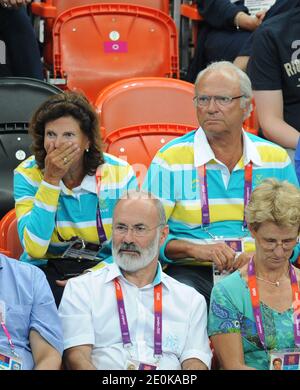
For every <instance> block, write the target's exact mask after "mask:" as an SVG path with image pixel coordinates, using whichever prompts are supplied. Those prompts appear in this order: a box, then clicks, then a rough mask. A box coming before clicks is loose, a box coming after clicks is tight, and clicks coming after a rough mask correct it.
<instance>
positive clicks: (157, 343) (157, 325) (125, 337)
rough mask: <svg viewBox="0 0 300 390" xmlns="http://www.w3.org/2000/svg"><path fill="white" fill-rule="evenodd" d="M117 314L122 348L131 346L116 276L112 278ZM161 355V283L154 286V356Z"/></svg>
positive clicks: (119, 285) (122, 299)
mask: <svg viewBox="0 0 300 390" xmlns="http://www.w3.org/2000/svg"><path fill="white" fill-rule="evenodd" d="M114 284H115V290H116V297H117V305H118V314H119V321H120V328H121V335H122V342H123V346H124V348H126V347H127V348H128V347H129V346H132V342H131V339H130V333H129V328H128V321H127V316H126V311H125V304H124V298H123V292H122V287H121V284H120V282H119V279H118V278H115V279H114ZM161 355H162V284H161V283H160V284H158V285H156V286H154V356H155V357H157V358H158V357H159V356H161Z"/></svg>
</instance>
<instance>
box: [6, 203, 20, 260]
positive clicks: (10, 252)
mask: <svg viewBox="0 0 300 390" xmlns="http://www.w3.org/2000/svg"><path fill="white" fill-rule="evenodd" d="M0 252H1V253H3V254H5V255H6V256H9V257H12V258H14V259H19V257H20V255H21V254H22V252H23V248H22V245H21V243H20V239H19V235H18V229H17V217H16V211H15V209H12V210H10V211H9V212H8V213H6V214H5V215H4V217H3V218H2V219H1V221H0Z"/></svg>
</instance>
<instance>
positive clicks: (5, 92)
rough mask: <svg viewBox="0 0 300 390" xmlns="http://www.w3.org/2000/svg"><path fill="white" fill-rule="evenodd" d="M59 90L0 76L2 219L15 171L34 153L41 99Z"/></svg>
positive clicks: (10, 201) (10, 199) (10, 200)
mask: <svg viewBox="0 0 300 390" xmlns="http://www.w3.org/2000/svg"><path fill="white" fill-rule="evenodd" d="M58 92H61V91H60V90H59V89H58V88H56V87H54V86H52V85H49V84H48V83H45V82H43V81H39V80H35V79H29V78H21V77H2V78H0V107H1V109H0V161H1V165H0V218H1V217H2V216H3V215H4V214H5V213H6V212H7V211H8V210H11V209H12V208H13V207H14V199H13V170H14V168H16V167H17V165H19V164H20V163H21V161H23V160H24V159H25V158H27V157H29V156H30V154H31V152H30V144H31V140H30V138H29V135H28V123H29V121H30V118H31V116H32V114H33V113H34V111H35V110H36V109H37V108H38V107H39V105H40V104H41V103H42V102H44V101H45V100H46V99H47V98H48V97H49V96H51V95H53V94H55V93H58ZM0 246H1V245H0Z"/></svg>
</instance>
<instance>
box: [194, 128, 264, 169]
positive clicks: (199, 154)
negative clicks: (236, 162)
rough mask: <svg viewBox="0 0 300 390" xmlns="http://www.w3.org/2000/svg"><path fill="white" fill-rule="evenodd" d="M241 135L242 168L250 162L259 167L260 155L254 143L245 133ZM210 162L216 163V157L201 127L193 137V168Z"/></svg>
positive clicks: (260, 163)
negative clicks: (242, 147) (242, 145)
mask: <svg viewBox="0 0 300 390" xmlns="http://www.w3.org/2000/svg"><path fill="white" fill-rule="evenodd" d="M242 134H243V141H244V142H243V144H244V150H243V157H244V166H245V165H247V164H248V163H249V162H250V161H252V162H253V164H255V165H258V166H261V165H262V161H261V158H260V155H259V153H258V151H257V148H256V147H255V143H254V142H253V141H252V140H251V139H250V138H249V136H248V135H247V133H246V132H245V131H244V130H242ZM211 160H213V161H217V159H216V156H215V154H214V152H213V150H212V148H211V147H210V145H209V143H208V140H207V138H206V135H205V132H204V131H203V129H202V128H201V127H199V129H198V130H197V131H196V133H195V136H194V164H195V167H200V166H202V165H205V164H207V163H208V162H210V161H211Z"/></svg>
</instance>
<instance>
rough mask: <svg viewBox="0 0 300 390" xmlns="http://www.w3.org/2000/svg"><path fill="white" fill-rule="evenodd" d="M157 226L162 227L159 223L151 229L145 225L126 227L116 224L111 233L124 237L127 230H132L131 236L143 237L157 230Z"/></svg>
mask: <svg viewBox="0 0 300 390" xmlns="http://www.w3.org/2000/svg"><path fill="white" fill-rule="evenodd" d="M159 226H163V225H162V224H161V223H160V224H159V225H156V226H154V227H152V228H149V227H148V226H145V225H133V226H128V225H124V224H117V225H114V226H113V231H114V232H115V233H116V234H119V235H122V236H124V235H125V234H127V233H128V230H132V234H134V235H135V236H136V237H145V236H146V235H147V234H148V233H149V232H150V231H151V230H153V229H156V228H158V227H159Z"/></svg>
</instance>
